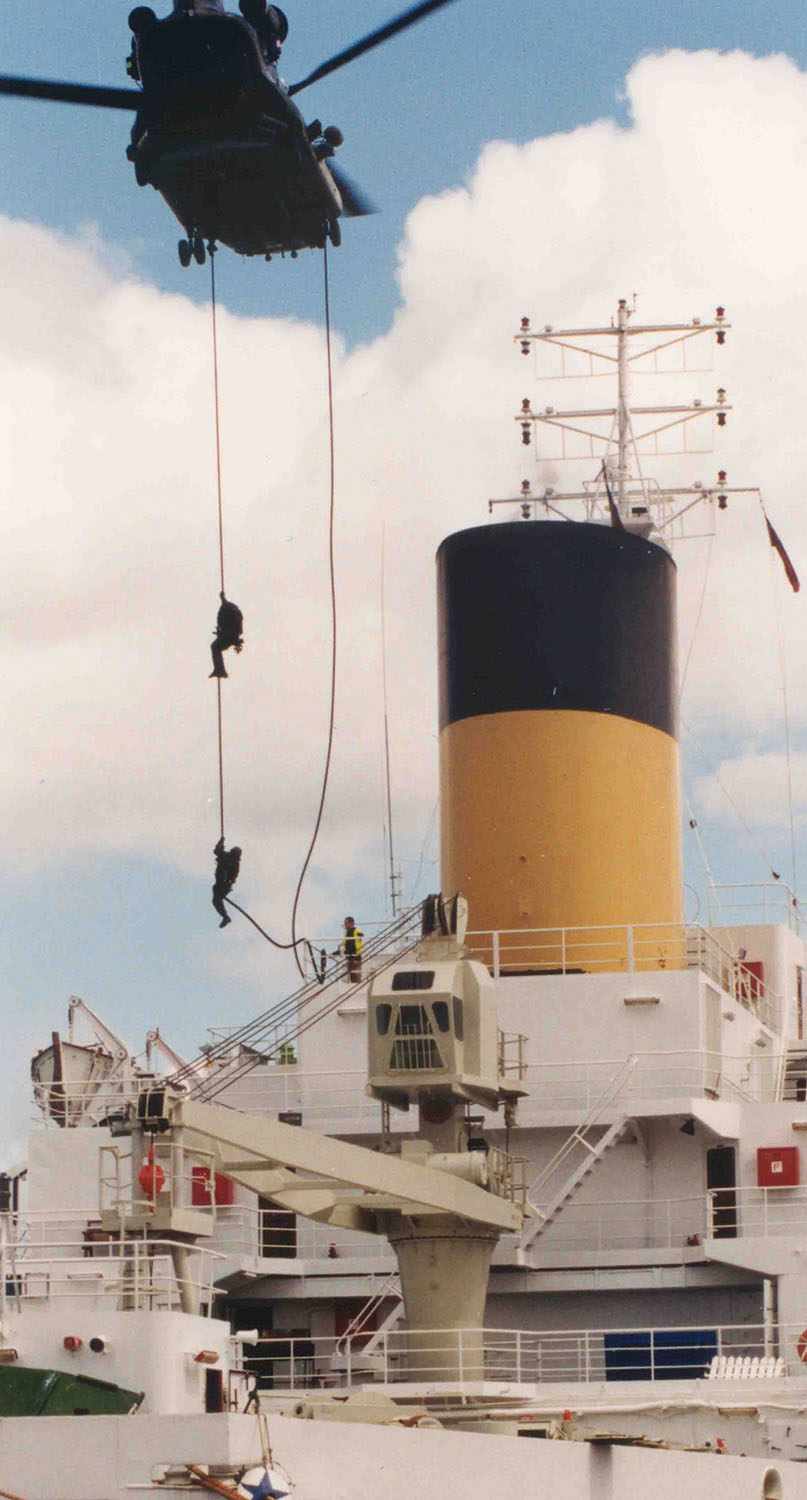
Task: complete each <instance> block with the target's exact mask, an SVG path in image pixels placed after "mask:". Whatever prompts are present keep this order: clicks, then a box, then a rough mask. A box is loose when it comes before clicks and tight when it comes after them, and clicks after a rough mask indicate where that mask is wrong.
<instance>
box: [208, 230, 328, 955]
mask: <svg viewBox="0 0 807 1500" xmlns="http://www.w3.org/2000/svg"><path fill="white" fill-rule="evenodd" d="M210 249H211V255H210V307H211V318H212V331H213V403H214V410H215V432H216V492H217V502H218V534H219V577H220V585H221V593H222V594H224V508H223V504H222V488H221V428H220V420H219V374H218V338H217V323H216V266H215V258H214V254H213V247H212V246H211V247H210ZM323 280H324V298H325V348H326V368H327V391H328V439H329V502H328V572H329V582H330V596H331V681H330V709H329V715H328V741H327V750H326V755H325V768H324V772H323V777H322V789H321V792H320V799H319V806H318V809H317V816H316V821H315V824H314V832H313V834H312V836H311V842H310V844H309V846H308V851H307V853H306V856H305V860H304V862H303V867H302V870H301V871H300V876H299V879H298V881H297V888H296V890H295V893H294V902H293V905H292V913H291V942H290V943H281V942H279V941H278V940H277V939H276V938H273V937H270V935H269V933H268V932H266V931H265V929H264V928H263V927H261V925H260V923H259V922H256V920H255V918H254V917H252V916H250V914H249V912H248V911H245V909H244V907H243V906H240V905H239V903H238V902H237V901H233V900H232V898H231V897H226V898H225V899H226V900H227V904H228V906H232V907H234V908H235V910H236V911H238V912H240V913H241V915H242V916H243V917H245V918H246V920H247V921H248V922H250V923H251V924H252V926H253V927H254V928H255V929H256V931H257V932H259V933H260V934H261V936H262V937H263V938H265V939H266V941H267V942H268V943H271V945H272V947H273V948H279V949H282V950H285V951H289V950H291V952H292V953H293V954H294V961H295V963H296V965H297V968H298V970H299V972H300V975H301V977H302V978H303V979H305V978H306V974H305V970H304V968H303V966H302V964H301V962H300V958H299V954H298V952H297V949H298V948H300V947H302V948H304V949H305V950H306V951H307V953H308V955H309V958H310V960H311V964H312V967H313V969H314V972H315V974H317V975H318V977H319V979H320V982H322V979H323V978H324V974H323V972H322V964H321V963H319V964H318V962H317V959H316V957H315V954H314V950H313V948H312V945H311V943H310V942H309V940H308V938H298V937H297V908H298V906H299V902H300V894H301V892H302V887H303V881H304V879H305V875H306V871H307V870H308V866H309V864H310V862H311V858H312V856H313V853H314V849H315V847H316V842H317V839H318V837H319V830H320V827H321V824H322V814H323V811H324V807H325V796H326V793H327V789H328V778H329V773H330V766H331V756H332V752H333V738H334V720H335V708H336V576H335V565H334V511H335V493H336V484H335V460H334V419H333V361H332V355H331V309H330V288H329V281H328V247H327V244H326V245H325V247H324V250H323ZM216 690H217V691H216V702H217V721H218V766H219V831H220V835H221V838H222V840H223V839H224V749H223V728H222V704H221V678H217V681H216Z"/></svg>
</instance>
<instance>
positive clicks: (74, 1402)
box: [0, 1365, 143, 1417]
mask: <svg viewBox="0 0 807 1500" xmlns="http://www.w3.org/2000/svg"><path fill="white" fill-rule="evenodd" d="M142 1400H143V1392H142V1391H126V1390H124V1389H123V1387H122V1386H119V1385H112V1384H110V1382H109V1381H108V1380H94V1379H93V1378H92V1376H91V1375H68V1374H66V1373H65V1372H64V1371H63V1370H32V1369H30V1368H28V1367H27V1366H25V1365H4V1366H0V1417H79V1416H90V1417H99V1416H105V1417H109V1416H126V1415H127V1414H128V1413H129V1412H131V1411H136V1410H137V1408H138V1406H139V1405H140V1403H141V1401H142Z"/></svg>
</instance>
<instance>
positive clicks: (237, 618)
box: [210, 589, 244, 677]
mask: <svg viewBox="0 0 807 1500" xmlns="http://www.w3.org/2000/svg"><path fill="white" fill-rule="evenodd" d="M219 598H220V600H221V604H220V605H219V612H218V615H217V616H216V634H215V637H214V639H213V640H212V641H211V643H210V650H211V652H212V654H213V671H212V672H211V673H210V676H211V677H227V676H228V675H229V674H228V672H227V668H226V667H225V665H224V656H223V654H222V653H223V652H225V651H227V650H228V649H229V647H230V646H235V649H236V651H237V652H238V651H240V650H241V647H242V646H243V644H244V641H243V630H244V616H243V615H242V613H241V611H240V609H239V608H238V605H237V604H232V603H231V602H230V600H229V599H228V598H227V596H226V594H225V592H224V590H223V589H222V591H221V593H220V594H219Z"/></svg>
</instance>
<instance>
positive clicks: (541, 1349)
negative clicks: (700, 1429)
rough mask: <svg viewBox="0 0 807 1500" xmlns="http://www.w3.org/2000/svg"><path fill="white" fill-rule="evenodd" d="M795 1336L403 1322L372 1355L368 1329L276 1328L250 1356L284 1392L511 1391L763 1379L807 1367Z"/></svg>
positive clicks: (265, 1380)
mask: <svg viewBox="0 0 807 1500" xmlns="http://www.w3.org/2000/svg"><path fill="white" fill-rule="evenodd" d="M797 1336H798V1330H796V1328H795V1325H793V1327H792V1328H791V1327H790V1325H781V1326H776V1325H773V1324H767V1325H766V1324H754V1325H748V1324H733V1325H723V1326H712V1327H708V1326H707V1327H704V1326H698V1327H686V1328H681V1327H677V1328H676V1327H662V1328H593V1329H589V1328H587V1329H565V1330H560V1331H555V1330H552V1331H548V1332H540V1333H538V1332H532V1331H530V1330H525V1329H507V1328H481V1329H480V1328H462V1329H452V1330H450V1331H448V1332H447V1331H446V1330H445V1329H418V1330H416V1332H415V1333H411V1332H409V1331H407V1330H403V1331H402V1330H400V1329H397V1328H396V1329H392V1330H390V1331H389V1332H387V1333H384V1334H382V1335H381V1336H380V1337H379V1338H376V1339H375V1340H374V1348H373V1351H372V1353H370V1352H366V1346H367V1343H368V1338H369V1335H368V1333H367V1332H366V1331H364V1332H362V1333H360V1334H358V1335H355V1336H353V1337H347V1338H345V1337H342V1338H341V1339H338V1340H337V1339H335V1338H319V1337H315V1336H313V1335H291V1334H289V1335H283V1334H277V1335H273V1336H272V1337H271V1338H265V1339H259V1340H258V1341H257V1342H256V1343H255V1344H244V1345H243V1354H242V1359H243V1366H244V1369H245V1370H246V1371H247V1372H248V1373H249V1374H250V1375H251V1376H252V1377H253V1378H254V1379H255V1380H256V1382H257V1385H258V1388H259V1389H263V1390H266V1391H272V1392H276V1393H284V1394H285V1393H287V1392H288V1393H290V1392H297V1391H304V1390H311V1389H323V1388H331V1389H332V1388H335V1387H336V1388H340V1387H351V1386H354V1385H362V1386H366V1385H390V1384H399V1383H401V1382H410V1383H416V1384H428V1385H437V1384H448V1385H450V1386H452V1387H456V1386H457V1385H458V1384H459V1385H460V1386H462V1385H478V1384H479V1382H483V1381H495V1382H506V1383H507V1384H508V1385H510V1386H511V1387H512V1385H513V1384H514V1383H515V1384H516V1385H527V1386H533V1385H538V1384H553V1385H554V1384H569V1383H574V1384H578V1383H580V1384H587V1383H592V1382H597V1383H600V1382H603V1383H604V1382H609V1383H610V1382H613V1381H631V1382H633V1381H639V1380H641V1381H650V1382H661V1381H668V1380H688V1381H692V1380H702V1379H706V1378H714V1377H715V1375H716V1374H717V1371H718V1370H719V1369H720V1364H719V1362H720V1361H721V1360H722V1361H724V1362H728V1361H729V1360H731V1361H732V1362H733V1363H732V1365H731V1367H730V1368H731V1372H732V1374H733V1373H734V1371H735V1370H736V1372H737V1378H744V1377H745V1378H748V1377H750V1376H751V1370H752V1368H753V1370H754V1372H755V1374H758V1375H759V1378H761V1379H765V1378H770V1376H771V1375H772V1374H773V1372H774V1368H775V1369H776V1373H777V1375H787V1374H802V1373H803V1367H801V1366H800V1365H799V1361H798V1360H797V1359H796V1360H795V1367H793V1356H792V1355H791V1356H790V1357H789V1358H788V1355H787V1353H786V1351H787V1350H788V1349H792V1348H793V1347H794V1342H795V1339H796V1338H797ZM746 1361H747V1364H746V1363H745V1362H746ZM754 1361H756V1365H754V1363H753V1362H754ZM763 1361H764V1364H762V1362H763ZM776 1361H779V1363H778V1365H776V1363H775V1362H776ZM447 1363H448V1364H449V1365H450V1366H452V1368H451V1369H450V1370H447ZM725 1368H726V1366H725V1364H724V1366H723V1369H724V1370H725Z"/></svg>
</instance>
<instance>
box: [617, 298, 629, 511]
mask: <svg viewBox="0 0 807 1500" xmlns="http://www.w3.org/2000/svg"><path fill="white" fill-rule="evenodd" d="M629 317H630V313H629V312H628V305H627V303H626V301H625V299H624V297H623V298H622V299H621V300H620V303H619V308H618V312H617V327H618V329H619V332H618V334H617V376H618V379H617V401H616V406H617V443H618V449H617V452H618V457H617V465H618V468H617V506H618V508H619V514H620V516H622V517H624V515H625V502H626V498H627V497H626V487H627V476H628V443H629V440H630V431H631V426H630V408H629V405H628V318H629Z"/></svg>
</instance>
